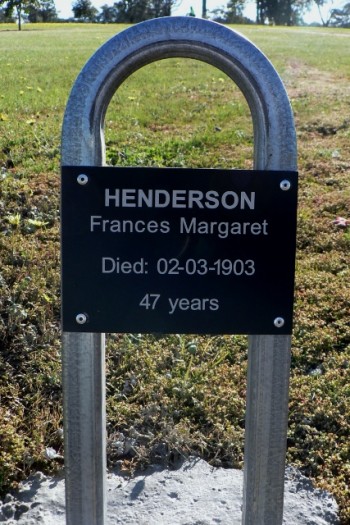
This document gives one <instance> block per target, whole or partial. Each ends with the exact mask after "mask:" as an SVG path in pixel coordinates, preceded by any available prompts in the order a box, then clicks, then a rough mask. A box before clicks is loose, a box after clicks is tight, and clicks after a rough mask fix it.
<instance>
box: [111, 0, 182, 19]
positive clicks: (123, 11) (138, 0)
mask: <svg viewBox="0 0 350 525" xmlns="http://www.w3.org/2000/svg"><path fill="white" fill-rule="evenodd" d="M173 5H175V1H174V0H119V2H117V3H115V4H114V7H115V9H116V10H117V18H116V20H115V22H120V23H130V24H135V23H137V22H143V21H144V20H148V19H149V18H159V17H162V16H170V15H171V9H172V7H173Z"/></svg>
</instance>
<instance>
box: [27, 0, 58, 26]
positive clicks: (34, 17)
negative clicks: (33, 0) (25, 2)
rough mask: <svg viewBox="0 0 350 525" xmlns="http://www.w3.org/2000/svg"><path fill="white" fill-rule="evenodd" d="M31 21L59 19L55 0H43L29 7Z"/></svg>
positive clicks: (53, 20)
mask: <svg viewBox="0 0 350 525" xmlns="http://www.w3.org/2000/svg"><path fill="white" fill-rule="evenodd" d="M27 12H28V20H29V22H55V21H56V20H57V18H58V17H57V11H56V7H55V3H54V0H41V2H40V4H38V5H36V6H29V8H28V11H27Z"/></svg>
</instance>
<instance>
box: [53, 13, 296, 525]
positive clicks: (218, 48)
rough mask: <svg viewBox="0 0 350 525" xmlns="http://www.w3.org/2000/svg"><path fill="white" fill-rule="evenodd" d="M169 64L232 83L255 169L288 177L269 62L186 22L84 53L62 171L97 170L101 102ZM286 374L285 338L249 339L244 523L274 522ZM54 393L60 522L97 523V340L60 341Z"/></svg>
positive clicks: (150, 25)
mask: <svg viewBox="0 0 350 525" xmlns="http://www.w3.org/2000/svg"><path fill="white" fill-rule="evenodd" d="M170 57H184V58H192V59H198V60H201V61H204V62H207V63H209V64H211V65H213V66H214V67H216V68H218V69H220V70H222V71H223V72H224V73H226V74H227V75H228V76H229V77H230V78H231V79H232V80H233V81H234V82H235V83H236V84H237V85H238V87H239V88H240V89H241V91H242V93H243V95H244V96H245V98H246V100H247V102H248V105H249V107H250V110H251V114H252V119H253V127H254V168H255V169H257V170H287V171H295V170H296V167H297V166H296V164H297V153H296V138H295V129H294V123H293V116H292V111H291V108H290V104H289V100H288V97H287V95H286V92H285V89H284V87H283V84H282V82H281V80H280V78H279V76H278V74H277V73H276V71H275V69H274V68H273V66H272V65H271V63H270V62H269V61H268V59H267V58H266V57H265V56H264V55H263V54H262V53H261V51H259V49H257V48H256V47H255V45H254V44H252V43H251V42H250V41H249V40H247V39H246V38H244V37H243V36H242V35H240V34H239V33H237V32H235V31H232V30H231V29H229V28H227V27H224V26H221V25H219V24H216V23H214V22H209V21H207V20H201V19H197V18H193V17H168V18H159V19H155V20H149V21H146V22H143V23H141V24H137V25H135V26H133V27H130V28H128V29H126V30H125V31H123V32H121V33H119V34H117V35H116V36H115V37H113V38H112V39H111V40H109V41H108V42H107V43H106V44H104V45H103V46H102V47H101V48H100V49H99V50H98V51H97V52H96V53H95V55H93V57H92V58H91V59H90V60H89V61H88V62H87V64H86V65H85V67H84V68H83V69H82V71H81V73H80V74H79V76H78V78H77V80H76V82H75V84H74V87H73V89H72V92H71V94H70V97H69V100H68V103H67V108H66V113H65V117H64V122H63V131H62V166H69V165H73V166H84V165H85V166H86V165H88V166H102V165H103V164H104V158H105V146H104V138H103V126H104V116H105V113H106V110H107V107H108V104H109V102H110V99H111V97H112V96H113V94H114V93H115V91H116V90H117V88H118V86H119V85H120V84H121V83H122V82H123V81H124V80H125V79H126V78H127V77H128V76H130V75H131V74H132V73H133V72H135V71H136V70H138V69H140V68H141V67H143V66H144V65H146V64H149V63H151V62H154V61H157V60H161V59H165V58H170ZM261 176H262V177H263V176H264V173H262V174H261ZM289 366H290V336H289V335H287V336H285V335H276V336H272V335H271V336H260V335H255V336H250V338H249V352H248V386H247V417H246V436H245V467H244V502H243V524H244V525H248V524H249V525H267V524H269V525H280V524H281V523H282V515H283V486H284V467H285V452H286V434H287V417H288V416H287V414H288V388H289ZM63 387H64V421H65V423H64V424H65V458H66V501H67V524H68V525H102V524H104V523H105V513H106V510H105V509H106V494H105V477H106V464H105V393H104V340H103V335H102V334H86V333H85V334H82V333H64V334H63Z"/></svg>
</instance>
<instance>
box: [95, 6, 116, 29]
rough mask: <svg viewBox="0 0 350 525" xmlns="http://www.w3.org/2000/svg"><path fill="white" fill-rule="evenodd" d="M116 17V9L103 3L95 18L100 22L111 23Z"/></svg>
mask: <svg viewBox="0 0 350 525" xmlns="http://www.w3.org/2000/svg"><path fill="white" fill-rule="evenodd" d="M117 18H118V10H117V9H116V7H115V4H114V6H110V5H107V4H105V5H103V6H101V12H100V14H99V15H98V16H97V19H98V21H99V22H102V24H113V22H116V21H117Z"/></svg>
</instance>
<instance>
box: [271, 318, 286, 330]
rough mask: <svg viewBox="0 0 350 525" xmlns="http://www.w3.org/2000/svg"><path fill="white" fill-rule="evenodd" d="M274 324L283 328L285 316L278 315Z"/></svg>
mask: <svg viewBox="0 0 350 525" xmlns="http://www.w3.org/2000/svg"><path fill="white" fill-rule="evenodd" d="M273 324H274V325H275V327H276V328H282V326H283V325H284V319H283V317H276V319H275V320H274V322H273Z"/></svg>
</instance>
